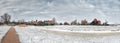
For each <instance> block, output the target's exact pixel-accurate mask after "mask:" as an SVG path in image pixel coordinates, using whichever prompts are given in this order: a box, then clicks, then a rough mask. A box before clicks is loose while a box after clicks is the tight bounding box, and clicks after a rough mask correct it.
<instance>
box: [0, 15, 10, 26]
mask: <svg viewBox="0 0 120 43" xmlns="http://www.w3.org/2000/svg"><path fill="white" fill-rule="evenodd" d="M1 19H2V20H3V21H4V23H5V24H8V23H9V22H10V19H11V16H10V15H8V14H7V13H5V14H4V15H2V16H1Z"/></svg>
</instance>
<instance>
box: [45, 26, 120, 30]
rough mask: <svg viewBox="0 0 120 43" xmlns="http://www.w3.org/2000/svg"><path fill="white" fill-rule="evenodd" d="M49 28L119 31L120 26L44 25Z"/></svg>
mask: <svg viewBox="0 0 120 43" xmlns="http://www.w3.org/2000/svg"><path fill="white" fill-rule="evenodd" d="M44 27H45V28H47V29H59V30H67V31H119V30H120V26H91V25H87V26H82V25H81V26H68V25H63V26H44Z"/></svg>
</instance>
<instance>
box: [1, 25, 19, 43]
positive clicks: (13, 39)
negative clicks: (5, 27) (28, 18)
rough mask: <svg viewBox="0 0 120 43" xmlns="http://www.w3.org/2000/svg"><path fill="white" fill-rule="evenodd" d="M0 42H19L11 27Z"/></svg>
mask: <svg viewBox="0 0 120 43" xmlns="http://www.w3.org/2000/svg"><path fill="white" fill-rule="evenodd" d="M1 43H20V42H19V38H18V36H17V34H16V31H15V29H14V28H13V27H11V28H10V30H9V31H8V32H7V34H6V35H5V37H4V38H3V39H2V42H1Z"/></svg>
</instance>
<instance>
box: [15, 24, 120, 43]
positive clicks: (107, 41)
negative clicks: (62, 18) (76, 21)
mask: <svg viewBox="0 0 120 43" xmlns="http://www.w3.org/2000/svg"><path fill="white" fill-rule="evenodd" d="M54 27H55V26H50V27H49V28H48V27H46V26H39V27H38V26H27V27H18V26H16V27H15V29H16V31H17V33H18V36H19V38H20V42H21V43H120V41H119V40H120V35H111V36H104V37H94V38H81V37H71V36H63V35H58V34H52V33H48V32H46V31H44V29H46V28H48V29H53V28H54ZM62 27H63V28H67V27H66V26H62ZM68 27H69V26H68ZM70 27H71V26H70ZM73 27H74V26H73ZM76 27H77V26H76ZM78 27H79V26H78ZM74 28H75V27H74ZM96 28H97V27H96ZM54 29H55V28H54ZM54 29H53V30H54ZM114 29H115V28H114Z"/></svg>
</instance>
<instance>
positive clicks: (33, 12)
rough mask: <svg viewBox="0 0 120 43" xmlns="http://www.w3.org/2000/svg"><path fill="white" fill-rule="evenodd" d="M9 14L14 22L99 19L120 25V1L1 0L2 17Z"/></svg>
mask: <svg viewBox="0 0 120 43" xmlns="http://www.w3.org/2000/svg"><path fill="white" fill-rule="evenodd" d="M4 13H8V14H9V15H11V16H12V20H21V19H24V20H26V21H30V20H48V19H52V18H54V17H55V18H56V20H57V22H63V21H68V22H71V21H73V20H75V19H77V20H78V22H80V21H81V20H82V19H87V20H88V21H89V22H91V21H92V19H93V18H98V19H99V20H102V21H103V22H104V21H105V20H107V21H109V23H119V24H120V22H119V21H120V1H119V0H0V15H3V14H4Z"/></svg>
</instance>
